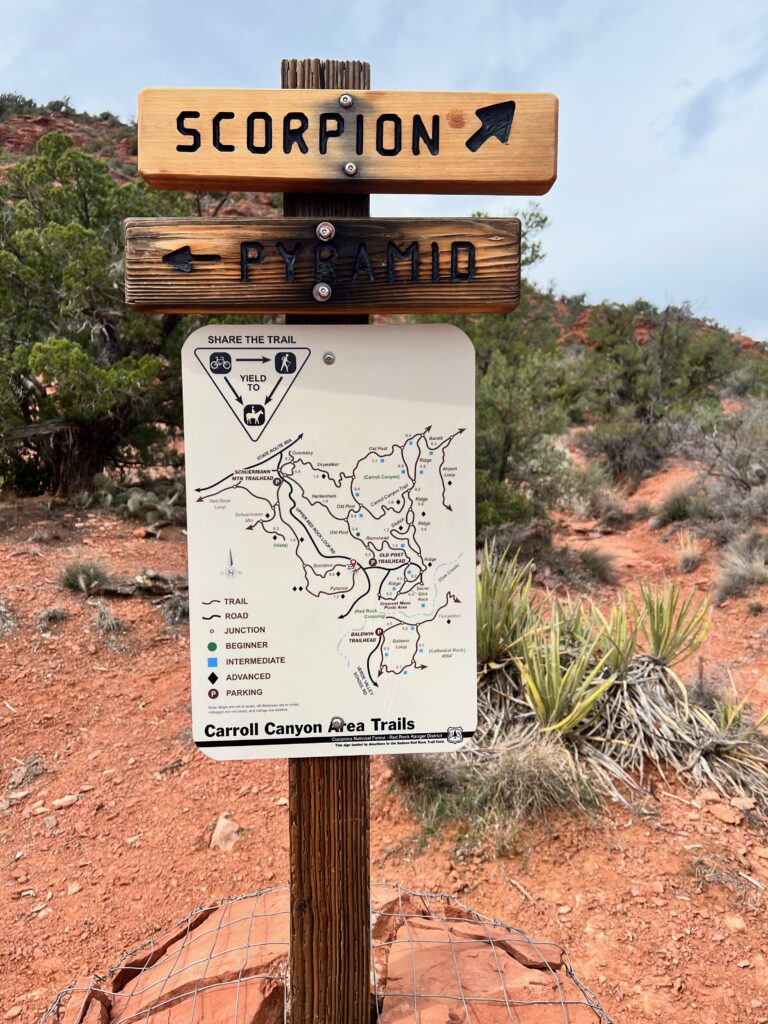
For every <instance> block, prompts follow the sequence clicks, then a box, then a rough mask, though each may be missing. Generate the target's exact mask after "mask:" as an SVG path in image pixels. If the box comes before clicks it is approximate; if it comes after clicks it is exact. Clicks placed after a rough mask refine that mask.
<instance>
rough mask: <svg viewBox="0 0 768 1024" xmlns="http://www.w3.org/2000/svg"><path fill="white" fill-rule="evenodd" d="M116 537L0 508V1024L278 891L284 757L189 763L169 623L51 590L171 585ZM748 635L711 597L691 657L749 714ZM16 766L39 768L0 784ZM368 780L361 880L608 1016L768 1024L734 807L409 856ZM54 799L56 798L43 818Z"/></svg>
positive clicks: (652, 553)
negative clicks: (214, 911)
mask: <svg viewBox="0 0 768 1024" xmlns="http://www.w3.org/2000/svg"><path fill="white" fill-rule="evenodd" d="M679 473H680V470H679V469H673V470H671V471H670V472H669V473H668V474H667V475H666V476H665V477H662V478H656V480H655V481H649V482H648V484H647V485H644V489H641V492H640V493H639V494H638V496H637V500H656V498H651V497H650V492H651V490H652V489H654V488H655V489H658V488H662V487H664V486H669V485H670V484H671V483H674V482H676V479H677V478H679ZM675 474H678V477H677V478H676V476H675ZM654 493H655V492H654ZM133 529H134V524H131V523H128V522H126V521H124V520H121V519H117V518H115V517H114V516H112V515H110V514H101V513H83V514H80V513H79V512H77V511H76V510H71V509H66V508H65V509H61V508H58V509H53V510H51V511H49V510H48V509H47V507H46V505H45V503H44V502H43V501H42V500H37V501H26V502H23V503H18V504H14V505H6V506H0V598H3V599H5V600H6V601H8V602H9V603H10V606H11V610H12V612H13V614H14V615H15V616H16V618H17V623H18V625H17V629H16V630H15V631H14V632H11V633H6V634H4V635H1V636H0V664H1V665H2V669H0V680H2V682H1V684H0V685H1V690H0V751H1V762H0V771H1V772H2V775H0V880H1V881H2V886H3V899H2V901H1V902H0V1020H17V1021H19V1022H20V1024H28V1022H31V1021H34V1020H36V1019H37V1018H38V1017H39V1015H40V1014H41V1012H42V1011H43V1010H44V1008H45V1007H46V1006H47V1005H49V1003H50V1002H51V1000H52V997H53V995H54V994H55V992H56V991H57V990H58V989H59V988H61V987H63V986H64V985H65V984H66V983H67V982H69V981H71V980H72V979H74V978H75V977H76V976H78V975H81V974H85V973H89V972H91V971H96V970H99V969H104V968H106V967H107V966H109V965H111V964H112V963H114V961H115V960H116V959H117V957H118V955H119V954H120V953H122V952H123V951H125V950H127V949H129V948H131V947H132V946H134V945H136V944H137V943H138V942H140V941H141V940H143V939H145V938H146V937H148V936H150V935H151V934H152V933H153V932H155V931H158V930H161V929H164V928H166V927H167V926H168V925H170V924H171V923H172V922H174V921H175V920H177V919H178V918H180V917H182V916H184V915H186V914H187V913H188V912H190V911H191V910H192V909H193V908H194V907H196V906H198V905H200V904H204V903H207V902H208V901H210V900H212V899H214V898H216V897H220V896H229V895H235V894H239V893H243V892H247V891H252V890H256V889H258V888H260V887H263V886H267V885H272V884H276V883H278V882H282V881H285V880H286V878H287V867H288V860H287V855H288V832H287V808H286V804H287V800H286V796H287V781H286V768H285V762H283V761H277V762H270V761H254V762H240V763H231V764H227V763H215V762H213V761H210V760H208V759H207V758H206V757H205V756H204V755H203V754H201V753H200V752H199V751H197V750H196V748H195V747H194V745H193V744H192V743H191V741H190V716H189V695H188V664H187V655H188V651H187V646H188V642H187V633H186V628H185V627H181V628H179V629H178V630H174V629H173V628H171V627H168V626H167V625H166V624H165V622H164V620H163V618H162V616H161V612H160V609H159V608H158V607H157V606H155V605H153V604H152V603H151V602H150V601H148V600H145V599H142V598H133V599H128V600H123V601H120V600H117V599H116V600H113V601H112V602H111V607H112V610H113V611H114V612H115V613H116V614H117V615H118V616H119V617H120V619H121V620H122V621H123V623H124V626H125V628H124V630H123V631H122V632H121V633H120V634H118V635H117V638H116V639H107V638H105V637H104V636H103V635H102V634H100V633H98V632H97V630H96V629H95V627H94V625H93V619H94V615H95V608H94V607H93V606H91V605H89V604H87V603H85V602H84V601H83V599H82V598H81V597H79V596H76V595H73V594H70V593H68V592H65V591H63V590H62V588H61V587H60V586H59V584H58V582H57V579H58V575H59V572H60V570H61V568H62V567H63V566H64V565H65V564H67V563H68V562H70V561H71V560H73V559H75V558H98V559H99V560H100V561H101V562H102V563H103V564H104V565H105V566H106V567H107V568H108V569H109V570H110V571H111V572H113V573H114V574H116V575H124V576H133V575H135V574H137V573H138V572H140V571H142V570H143V569H147V568H152V569H156V570H158V571H160V572H163V573H177V572H178V573H183V572H185V571H186V548H185V537H184V535H183V533H182V532H181V531H180V530H178V529H167V530H165V531H164V533H163V539H162V540H152V539H141V538H138V537H135V536H134V535H133ZM564 529H567V528H566V527H564ZM567 532H568V537H567V539H568V542H569V543H573V544H576V545H578V544H582V545H583V544H594V545H595V546H597V547H599V548H600V549H602V550H606V551H609V552H610V553H612V554H614V555H615V556H616V558H617V563H618V566H619V568H620V571H621V574H622V577H623V578H625V579H628V580H629V579H631V580H634V579H637V578H642V577H644V576H646V575H648V576H651V577H654V578H658V577H659V576H661V575H662V574H663V573H664V572H665V571H666V572H667V573H672V572H673V563H674V545H673V544H672V543H667V544H664V543H662V538H661V534H660V532H659V531H653V530H651V529H650V528H649V527H648V526H646V525H644V524H639V525H636V526H634V527H633V528H632V529H631V530H629V531H628V532H626V533H617V534H613V535H596V536H590V535H589V534H587V535H584V534H578V535H576V534H575V533H573V532H572V531H570V530H567ZM712 574H713V567H712V562H711V559H710V558H708V559H707V560H706V561H705V564H704V565H703V566H702V568H700V569H699V570H697V572H696V573H695V574H693V575H692V576H691V577H688V578H687V579H690V581H691V583H692V584H693V585H694V586H696V587H698V588H701V589H702V590H705V589H706V588H707V586H708V584H709V582H710V580H711V578H712ZM764 596H765V595H764ZM51 607H60V608H64V609H66V611H67V612H68V618H67V619H66V620H65V621H63V622H62V623H60V624H58V625H54V626H53V627H51V630H50V634H49V635H44V634H41V633H40V632H39V631H38V629H37V628H36V618H37V615H38V613H39V612H41V611H42V610H43V609H46V608H51ZM767 621H768V620H766V619H765V618H753V617H751V616H749V615H748V613H747V611H746V608H745V602H743V601H731V602H729V603H728V604H726V605H725V606H723V607H722V608H721V609H718V610H717V611H716V612H715V615H714V628H713V635H712V638H711V640H710V641H708V645H707V648H706V650H705V652H704V657H705V659H706V660H707V664H708V665H709V664H711V665H712V666H713V667H715V666H716V667H717V669H718V671H721V672H722V671H724V670H725V667H726V666H730V667H731V668H732V669H733V674H734V679H735V681H736V684H737V685H738V686H739V687H740V688H741V689H742V690H743V691H744V692H754V693H759V694H761V695H762V700H763V701H764V700H765V698H766V695H768V683H767V681H766V664H767V662H768V655H767V654H766V650H765V648H766V645H765V642H764V640H765V633H766V625H767ZM695 671H696V669H695V666H693V667H692V668H691V672H693V673H694V674H695ZM31 755H39V756H41V757H42V759H43V764H44V768H45V771H44V773H43V774H41V775H39V776H38V777H36V778H34V779H32V780H31V781H30V782H29V783H27V784H24V785H22V786H21V787H20V788H17V789H15V790H10V789H6V788H5V786H6V782H7V781H8V777H9V776H10V774H11V772H12V771H13V770H14V769H15V768H17V767H18V766H19V764H20V763H23V762H24V760H25V759H26V758H28V757H30V756H31ZM372 785H373V789H372V807H373V815H372V817H373V820H372V849H373V870H372V874H373V877H374V878H375V879H377V880H381V881H390V882H399V883H401V884H403V885H405V886H408V887H410V888H413V889H421V890H431V891H448V892H454V893H457V894H460V895H461V898H462V899H463V900H464V901H465V902H466V903H468V904H469V905H470V906H472V907H474V908H475V909H477V910H478V911H480V912H482V913H485V914H488V915H490V916H493V917H495V918H498V919H500V920H502V921H504V922H506V923H508V924H511V925H514V926H516V927H520V928H524V929H526V930H527V931H529V932H530V933H531V934H532V935H533V936H534V937H535V938H539V939H550V940H553V941H556V942H561V943H562V944H563V945H565V947H566V948H567V950H568V952H569V954H570V955H571V957H572V960H573V963H574V967H575V969H576V972H577V974H578V975H579V976H580V978H581V979H582V980H583V981H584V982H585V983H586V984H587V985H589V986H590V987H591V988H592V989H593V990H594V991H595V992H596V994H597V995H598V997H599V998H600V999H601V1001H602V1002H603V1003H604V1005H605V1007H606V1009H607V1011H608V1012H609V1013H610V1014H611V1016H612V1017H613V1018H614V1020H615V1021H617V1022H626V1024H630V1022H631V1024H636V1022H641V1024H642V1022H650V1021H659V1020H661V1021H664V1022H665V1024H689V1022H691V1021H723V1022H726V1021H727V1022H728V1024H741V1022H744V1024H747V1022H749V1024H756V1022H760V1021H763V1022H766V1021H768V934H767V932H768V929H767V927H766V916H765V913H764V910H763V908H762V889H761V888H760V886H763V887H764V886H766V885H768V838H766V835H765V832H764V831H762V830H761V829H760V828H759V825H760V823H759V822H757V821H754V820H750V813H749V812H747V813H746V814H745V815H744V816H742V814H741V813H737V814H734V815H733V818H734V820H736V821H737V824H735V825H730V824H727V823H725V822H724V821H722V820H721V817H728V816H729V811H730V812H732V811H733V808H729V807H728V805H726V804H725V803H723V802H722V801H716V802H709V801H708V800H707V794H706V793H705V794H703V796H702V795H699V796H700V797H701V798H699V799H697V795H696V794H691V793H686V792H685V791H683V790H681V789H680V788H679V787H675V788H672V787H671V786H667V785H665V784H663V783H659V784H658V785H657V786H656V792H655V799H653V800H651V801H650V802H649V805H648V807H647V808H646V810H645V813H644V814H641V815H639V816H637V817H632V816H630V814H629V813H628V812H627V811H626V810H625V809H623V808H621V807H619V806H618V805H616V806H608V807H607V808H606V809H605V810H604V812H602V813H601V814H600V815H599V816H597V817H595V818H594V819H587V818H584V817H581V818H571V817H569V816H567V815H564V814H559V815H554V816H552V817H551V818H550V819H549V820H548V821H547V822H544V823H540V824H538V825H536V826H533V827H525V828H521V829H520V831H519V833H518V835H517V839H516V842H515V844H514V849H513V850H512V851H511V852H507V853H505V855H504V856H500V857H498V858H497V857H495V856H494V854H493V851H491V850H488V849H487V848H486V849H483V848H477V845H476V843H475V841H474V837H473V836H471V835H463V834H461V833H459V832H457V831H455V830H454V831H453V832H452V833H451V834H449V835H445V834H441V836H440V837H439V838H431V839H428V840H425V839H424V837H423V835H422V833H421V830H420V828H419V825H418V823H417V822H416V821H415V820H414V818H413V817H411V816H410V815H409V814H408V813H407V811H406V810H404V807H403V803H402V799H401V797H400V796H399V795H398V793H397V792H396V791H394V790H393V789H392V788H391V783H390V770H389V767H388V765H387V762H386V761H385V760H384V759H381V758H375V759H374V761H373V784H372ZM21 793H26V794H27V795H26V796H21V797H20V796H19V794H21ZM670 794H671V795H670ZM66 796H70V797H76V799H75V800H73V801H65V804H68V806H64V807H60V808H59V809H56V807H55V802H56V801H58V800H60V799H61V798H62V797H66ZM11 797H13V799H11ZM6 800H8V801H9V802H8V803H6ZM223 811H230V812H231V813H232V815H233V817H234V819H235V820H236V821H237V822H238V824H239V825H240V826H242V828H243V829H244V830H245V831H244V833H243V835H242V836H241V838H240V840H239V842H238V843H237V845H236V847H235V848H234V849H233V850H232V851H231V852H229V853H222V852H215V851H212V850H210V849H209V840H210V834H211V829H212V826H213V823H214V822H215V821H216V819H217V818H218V816H219V814H221V813H222V812H223ZM718 815H720V817H718ZM697 865H698V867H697ZM703 870H706V873H707V874H708V875H709V876H710V877H711V878H714V877H718V878H722V880H723V881H722V882H712V881H710V882H707V881H704V880H703V879H702V878H701V877H700V876H701V874H702V871H703Z"/></svg>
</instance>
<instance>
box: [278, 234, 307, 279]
mask: <svg viewBox="0 0 768 1024" xmlns="http://www.w3.org/2000/svg"><path fill="white" fill-rule="evenodd" d="M301 250H302V245H301V242H297V243H296V245H295V247H294V250H293V252H291V250H290V249H286V247H285V246H284V245H283V243H282V242H278V243H277V251H278V252H279V253H280V255H281V256H282V257H283V261H284V263H285V280H286V281H287V282H288V284H293V282H294V281H295V280H296V278H295V275H294V268H295V266H296V257H297V256H298V255H299V253H300V252H301Z"/></svg>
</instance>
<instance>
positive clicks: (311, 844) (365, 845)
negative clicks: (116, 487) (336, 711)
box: [281, 60, 373, 1024]
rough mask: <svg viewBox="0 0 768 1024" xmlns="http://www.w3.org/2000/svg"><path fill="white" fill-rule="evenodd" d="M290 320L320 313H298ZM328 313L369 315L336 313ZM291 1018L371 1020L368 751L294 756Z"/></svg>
mask: <svg viewBox="0 0 768 1024" xmlns="http://www.w3.org/2000/svg"><path fill="white" fill-rule="evenodd" d="M281 79H282V85H283V88H284V89H295V88H296V87H297V86H303V85H306V86H308V87H310V88H315V89H324V88H327V89H334V88H336V89H338V88H343V89H346V88H355V87H356V88H360V89H368V88H370V84H371V81H370V67H369V65H368V64H367V63H365V62H364V61H356V60H350V61H330V60H329V61H320V60H284V61H283V62H282V66H281ZM369 203H370V198H369V196H368V195H350V194H342V195H333V194H330V193H329V194H326V195H324V196H317V195H312V194H311V193H299V194H292V195H285V196H284V197H283V213H284V214H285V216H286V217H299V216H302V217H311V218H313V219H320V218H329V217H330V218H336V217H360V218H367V216H368V214H369ZM285 319H286V323H318V317H317V316H316V315H314V316H310V315H303V314H301V313H293V314H292V315H291V314H289V315H288V316H286V318H285ZM325 322H326V323H327V322H331V323H368V317H367V316H365V315H356V314H352V315H346V316H344V315H336V316H334V317H333V318H332V319H331V320H330V321H328V320H326V321H325ZM288 781H289V791H288V817H289V822H290V862H291V945H290V962H289V983H290V997H291V998H290V1020H291V1022H292V1024H368V1022H369V1021H370V1020H372V1019H373V1018H372V1015H371V1006H370V976H371V964H370V956H371V949H370V934H371V906H370V898H371V897H370V894H371V868H370V835H371V825H370V818H371V810H370V758H368V757H360V756H352V757H323V758H319V757H310V758H291V759H290V760H289V762H288Z"/></svg>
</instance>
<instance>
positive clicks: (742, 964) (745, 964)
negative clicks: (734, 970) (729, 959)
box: [736, 960, 752, 970]
mask: <svg viewBox="0 0 768 1024" xmlns="http://www.w3.org/2000/svg"><path fill="white" fill-rule="evenodd" d="M736 966H737V967H741V969H742V970H744V968H745V967H751V966H752V965H751V964H750V962H749V960H739V962H738V963H737V964H736Z"/></svg>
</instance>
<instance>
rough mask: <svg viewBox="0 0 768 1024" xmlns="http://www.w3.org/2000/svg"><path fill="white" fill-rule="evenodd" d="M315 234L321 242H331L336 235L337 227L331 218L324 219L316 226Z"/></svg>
mask: <svg viewBox="0 0 768 1024" xmlns="http://www.w3.org/2000/svg"><path fill="white" fill-rule="evenodd" d="M315 234H316V235H317V237H318V238H319V239H320V241H321V242H330V240H331V239H332V238H333V237H334V236H335V235H336V228H335V227H334V226H333V224H331V222H330V221H329V220H322V221H320V223H319V224H318V225H317V227H316V228H315Z"/></svg>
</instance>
